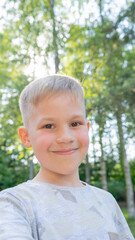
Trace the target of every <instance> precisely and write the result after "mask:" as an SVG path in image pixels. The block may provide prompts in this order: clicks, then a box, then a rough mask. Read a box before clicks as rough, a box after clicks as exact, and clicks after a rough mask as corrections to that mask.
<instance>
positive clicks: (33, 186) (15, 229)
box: [0, 75, 134, 240]
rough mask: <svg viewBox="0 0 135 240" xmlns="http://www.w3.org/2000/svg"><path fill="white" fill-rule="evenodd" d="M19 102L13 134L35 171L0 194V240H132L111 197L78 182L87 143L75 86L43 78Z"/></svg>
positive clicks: (73, 81) (62, 78)
mask: <svg viewBox="0 0 135 240" xmlns="http://www.w3.org/2000/svg"><path fill="white" fill-rule="evenodd" d="M19 103H20V109H21V114H22V119H23V122H24V127H20V128H19V135H20V138H21V140H22V142H23V144H24V146H25V147H26V148H31V147H32V148H33V151H34V154H35V156H36V157H37V159H38V161H39V163H40V171H39V173H38V174H37V175H36V177H35V178H34V179H33V180H32V181H27V182H26V183H22V184H20V185H18V186H16V187H14V188H10V189H6V190H4V191H2V192H1V194H0V216H1V217H0V239H1V240H10V239H11V240H14V239H17V240H24V239H25V240H46V239H47V240H133V239H134V238H133V236H132V234H131V232H130V230H129V228H128V225H127V223H126V221H125V219H124V217H123V215H122V213H121V210H120V209H119V207H118V205H117V203H116V201H115V200H114V198H113V197H112V195H111V194H109V193H107V192H105V191H103V190H101V189H97V188H95V187H92V186H89V185H87V184H86V183H84V182H81V181H80V179H79V171H78V167H79V165H80V164H81V162H82V161H83V159H84V158H85V156H86V153H87V150H88V144H89V138H88V129H89V123H88V122H87V120H86V117H85V106H84V94H83V89H82V87H81V85H80V83H79V82H78V81H77V80H76V79H73V78H71V77H68V76H61V75H53V76H48V77H45V78H43V79H39V80H36V81H34V82H32V83H30V84H29V85H28V86H26V88H25V89H24V90H23V91H22V93H21V96H20V102H19Z"/></svg>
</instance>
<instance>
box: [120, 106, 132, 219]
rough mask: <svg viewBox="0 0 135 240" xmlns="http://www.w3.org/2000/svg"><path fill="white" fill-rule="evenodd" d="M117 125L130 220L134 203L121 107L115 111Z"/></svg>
mask: <svg viewBox="0 0 135 240" xmlns="http://www.w3.org/2000/svg"><path fill="white" fill-rule="evenodd" d="M116 118H117V125H118V134H119V142H120V147H119V152H120V155H121V157H122V161H123V169H124V175H125V183H126V199H127V207H128V215H129V217H130V218H134V217H135V203H134V193H133V185H132V180H131V175H130V168H129V163H128V160H127V154H126V149H125V140H124V133H123V126H122V114H121V106H119V107H118V110H117V111H116Z"/></svg>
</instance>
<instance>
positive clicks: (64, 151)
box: [52, 148, 78, 155]
mask: <svg viewBox="0 0 135 240" xmlns="http://www.w3.org/2000/svg"><path fill="white" fill-rule="evenodd" d="M77 149H78V148H73V149H68V150H60V151H59V150H58V151H52V152H53V153H56V154H58V155H71V154H73V153H75V152H76V151H77Z"/></svg>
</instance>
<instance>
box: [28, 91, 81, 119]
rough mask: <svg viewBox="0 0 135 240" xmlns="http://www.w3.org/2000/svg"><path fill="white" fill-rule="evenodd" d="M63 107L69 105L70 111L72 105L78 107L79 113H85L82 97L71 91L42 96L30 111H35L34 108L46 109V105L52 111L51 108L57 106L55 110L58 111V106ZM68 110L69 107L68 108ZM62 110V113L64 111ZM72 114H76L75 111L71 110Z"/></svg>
mask: <svg viewBox="0 0 135 240" xmlns="http://www.w3.org/2000/svg"><path fill="white" fill-rule="evenodd" d="M64 105H65V107H66V106H67V105H68V106H69V105H70V106H71V111H72V109H73V106H75V107H76V108H77V109H78V112H79V113H81V112H82V113H83V114H85V105H84V101H83V99H82V97H77V96H75V95H73V94H71V93H68V94H66V93H60V94H57V93H56V94H53V95H48V96H45V97H44V98H42V99H41V100H40V101H38V104H36V105H35V106H34V105H33V110H32V112H35V111H36V109H37V110H39V109H41V110H42V109H44V110H46V109H48V106H50V108H49V110H50V112H51V110H52V111H53V108H54V107H55V108H57V110H58V111H59V109H60V107H64ZM64 110H65V111H64V112H65V113H66V109H64ZM69 110H70V108H69ZM64 112H63V113H64ZM73 115H76V113H75V112H73Z"/></svg>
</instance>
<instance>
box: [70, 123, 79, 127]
mask: <svg viewBox="0 0 135 240" xmlns="http://www.w3.org/2000/svg"><path fill="white" fill-rule="evenodd" d="M71 125H72V127H77V126H79V125H80V123H79V122H73V123H72V124H71Z"/></svg>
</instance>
